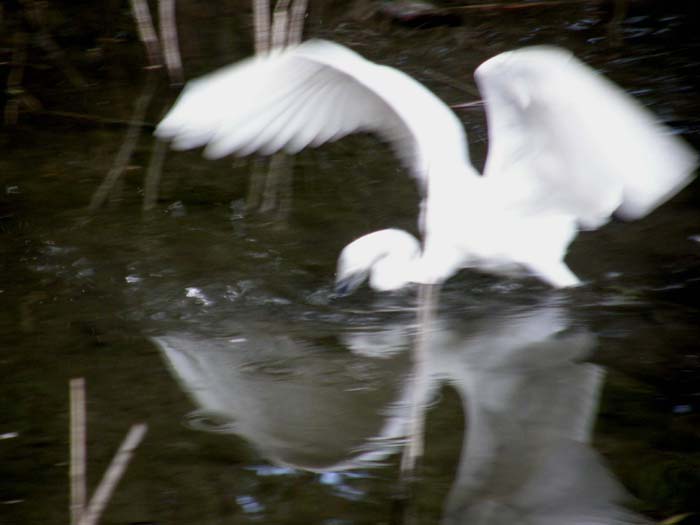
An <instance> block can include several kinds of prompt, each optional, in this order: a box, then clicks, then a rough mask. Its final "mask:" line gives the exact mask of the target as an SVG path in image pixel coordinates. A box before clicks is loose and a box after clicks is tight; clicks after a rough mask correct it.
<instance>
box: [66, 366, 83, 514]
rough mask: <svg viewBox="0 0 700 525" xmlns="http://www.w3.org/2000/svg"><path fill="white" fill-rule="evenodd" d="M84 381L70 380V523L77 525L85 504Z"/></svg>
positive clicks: (79, 379) (81, 379)
mask: <svg viewBox="0 0 700 525" xmlns="http://www.w3.org/2000/svg"><path fill="white" fill-rule="evenodd" d="M86 439H87V426H86V424H85V380H84V379H83V378H82V377H80V378H75V379H71V380H70V473H69V475H70V522H71V525H77V524H78V522H79V521H80V518H81V516H82V515H83V512H85V504H86V502H87V488H86V486H87V481H86V470H87V469H86V464H87V446H86Z"/></svg>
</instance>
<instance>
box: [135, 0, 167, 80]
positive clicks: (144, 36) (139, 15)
mask: <svg viewBox="0 0 700 525" xmlns="http://www.w3.org/2000/svg"><path fill="white" fill-rule="evenodd" d="M131 11H132V13H133V15H134V19H135V20H136V27H137V28H138V31H139V37H140V38H141V42H143V45H144V46H145V47H146V53H147V55H148V63H149V65H150V67H161V66H162V64H163V61H162V58H161V52H160V44H159V43H158V36H157V35H156V30H155V29H154V28H153V20H152V19H151V11H150V10H149V9H148V4H147V3H146V1H145V0H131Z"/></svg>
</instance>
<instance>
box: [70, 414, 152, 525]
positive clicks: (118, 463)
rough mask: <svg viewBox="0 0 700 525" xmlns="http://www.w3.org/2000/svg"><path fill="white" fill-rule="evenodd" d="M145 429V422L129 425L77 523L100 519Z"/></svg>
mask: <svg viewBox="0 0 700 525" xmlns="http://www.w3.org/2000/svg"><path fill="white" fill-rule="evenodd" d="M147 430H148V426H147V425H146V424H145V423H139V424H137V425H134V426H132V427H131V429H130V430H129V433H128V434H127V435H126V437H125V438H124V441H122V444H121V446H120V447H119V450H117V453H116V454H115V455H114V457H113V458H112V462H111V463H110V464H109V467H108V468H107V471H106V472H105V475H104V476H103V477H102V481H100V484H99V485H98V486H97V490H95V493H94V494H93V496H92V498H91V499H90V504H89V505H88V507H87V510H86V511H85V513H84V514H83V517H82V519H81V520H80V521H79V522H78V525H95V524H96V523H97V521H98V520H99V519H100V516H101V515H102V512H103V511H104V509H105V507H106V506H107V503H108V502H109V499H110V498H111V497H112V492H114V489H115V488H116V486H117V483H119V480H120V479H121V477H122V476H123V475H124V471H125V470H126V467H127V466H128V465H129V461H131V457H132V456H133V453H134V450H136V447H138V446H139V444H140V443H141V440H142V439H143V437H144V436H145V435H146V431H147Z"/></svg>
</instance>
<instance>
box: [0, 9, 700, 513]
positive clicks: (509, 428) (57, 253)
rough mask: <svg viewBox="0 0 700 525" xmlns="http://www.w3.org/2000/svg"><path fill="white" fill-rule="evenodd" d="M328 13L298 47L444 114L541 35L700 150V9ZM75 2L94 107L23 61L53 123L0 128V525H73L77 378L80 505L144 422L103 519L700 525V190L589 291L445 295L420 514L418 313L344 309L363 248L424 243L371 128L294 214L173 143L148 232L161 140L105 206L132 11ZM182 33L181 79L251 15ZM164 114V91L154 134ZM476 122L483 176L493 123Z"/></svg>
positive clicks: (318, 158) (636, 238)
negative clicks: (363, 60) (410, 239)
mask: <svg viewBox="0 0 700 525" xmlns="http://www.w3.org/2000/svg"><path fill="white" fill-rule="evenodd" d="M446 3H447V2H446ZM318 4H319V3H317V4H312V9H311V11H310V14H309V17H308V21H307V27H308V31H307V34H308V36H317V37H324V38H332V39H334V40H337V41H340V42H342V43H345V44H347V45H350V46H351V47H353V48H354V49H356V50H357V51H359V52H361V53H363V54H365V55H367V56H368V57H369V58H372V59H375V60H378V61H380V62H383V63H387V64H390V65H394V66H397V67H400V68H401V69H403V70H405V71H407V72H408V73H410V74H412V75H414V76H415V77H416V78H418V79H419V80H421V81H423V82H425V83H426V84H427V85H428V86H429V87H431V88H432V89H434V90H435V91H436V92H437V93H438V94H439V95H440V96H442V97H443V98H444V99H445V100H446V101H447V102H448V103H450V104H457V103H463V102H469V101H472V100H473V99H474V98H475V91H474V90H475V87H474V84H473V81H472V79H471V72H472V71H473V69H474V68H475V67H476V66H477V65H478V64H479V63H480V62H481V61H483V60H484V59H486V58H488V57H490V56H492V55H493V54H495V53H497V52H500V51H503V50H506V49H510V48H512V47H516V46H520V45H526V44H535V43H552V44H557V45H562V46H565V47H567V48H570V49H572V50H573V51H574V52H575V53H576V54H577V55H578V56H580V57H581V58H582V59H584V60H586V61H587V62H589V63H591V64H593V65H594V66H595V67H597V68H599V69H601V70H602V71H604V72H605V73H606V74H608V75H609V76H610V77H611V78H613V79H614V80H616V81H617V82H618V83H620V84H621V85H622V86H624V87H625V88H626V89H627V90H629V91H630V92H632V93H634V94H636V95H637V96H638V97H639V98H640V99H641V100H642V101H643V102H644V103H645V104H646V105H648V106H649V107H650V108H651V109H652V110H653V111H655V112H656V113H657V114H658V115H659V116H660V118H661V119H662V120H664V121H666V122H668V123H669V124H671V125H672V126H674V127H675V128H677V129H678V130H679V131H680V132H682V133H683V134H684V136H685V137H686V138H687V139H688V141H690V142H691V143H693V144H694V145H695V147H696V148H699V147H700V138H699V137H700V135H699V134H698V133H699V131H700V123H699V121H698V115H699V114H700V106H699V105H698V98H697V86H698V82H697V81H698V74H699V72H700V67H699V61H698V59H697V57H698V56H700V54H699V53H698V51H699V48H700V46H699V45H698V43H699V40H698V36H697V28H696V26H697V24H696V21H697V9H696V8H695V7H694V6H693V3H692V2H676V3H673V6H672V7H671V6H669V5H668V3H666V4H665V5H662V4H661V3H653V2H630V6H629V10H628V12H627V13H626V16H625V18H624V20H622V22H621V23H619V24H618V25H616V26H614V27H612V28H611V27H610V26H609V25H608V24H607V21H608V20H609V19H610V18H611V17H612V14H611V12H610V11H609V9H607V8H605V7H600V6H598V5H597V4H593V3H591V4H588V3H585V2H582V3H580V4H574V5H559V6H551V7H548V8H532V7H531V8H526V9H518V10H501V9H491V10H485V11H470V12H468V14H467V15H465V17H464V21H463V24H462V25H460V26H457V27H439V26H438V27H433V28H423V29H416V28H405V27H399V26H396V25H392V24H391V23H390V22H388V21H385V20H380V19H377V18H370V19H368V20H364V21H360V20H358V19H355V18H352V17H350V16H349V15H348V10H347V8H346V7H344V6H342V5H341V3H339V2H337V3H325V4H323V5H318ZM452 4H453V5H456V4H461V3H459V2H452ZM58 5H59V4H57V6H54V7H53V9H55V13H54V14H55V15H56V16H54V17H53V18H51V24H53V25H52V26H51V27H52V29H53V31H54V35H55V38H56V40H57V41H58V42H59V43H60V44H61V46H62V48H63V49H64V50H65V52H66V54H67V57H68V59H69V61H70V62H71V63H72V64H74V66H75V67H76V69H78V70H79V71H80V72H81V73H82V74H83V76H85V78H86V79H87V81H88V82H89V84H90V87H89V88H88V89H87V90H80V89H77V88H76V87H74V86H72V85H71V83H70V82H69V81H68V80H67V78H66V76H65V75H64V74H63V72H62V71H61V69H60V68H57V67H55V63H54V62H53V61H51V60H50V59H49V58H47V55H46V53H45V52H44V51H43V50H42V49H41V48H40V47H38V46H37V45H35V43H31V44H30V46H29V47H28V59H27V60H28V62H29V63H31V64H33V66H32V67H30V68H28V69H27V71H26V73H25V80H24V88H25V89H26V90H27V91H28V92H29V93H31V94H32V95H33V96H35V97H37V99H39V100H40V101H41V102H42V104H43V105H44V108H45V109H46V110H47V111H48V113H47V112H44V113H34V114H27V113H22V114H20V117H19V122H18V124H17V125H16V126H6V127H5V128H3V129H2V132H1V134H0V140H1V141H2V142H1V144H2V153H3V154H2V155H1V156H0V182H1V183H2V184H1V186H0V192H1V193H0V236H1V237H2V241H0V254H1V258H0V261H1V263H2V273H1V274H0V301H1V303H2V308H0V336H1V339H0V345H1V346H0V377H2V380H1V381H0V399H1V400H2V401H1V405H0V407H1V408H2V410H0V523H2V524H5V523H9V524H15V523H17V524H24V523H27V524H34V523H67V522H68V519H69V518H68V487H69V484H68V417H69V416H68V409H69V403H68V381H69V380H70V378H73V377H84V378H85V380H86V384H87V395H88V401H87V409H88V444H89V448H88V455H89V463H88V480H89V491H90V492H92V491H93V490H94V487H95V486H96V484H97V482H98V480H99V478H100V477H101V475H102V473H103V471H104V470H105V468H106V466H107V464H108V463H109V461H110V459H111V457H112V455H113V453H114V452H115V450H116V449H117V447H118V446H119V443H120V441H121V439H122V438H123V436H124V435H125V434H126V432H127V430H128V429H129V427H130V425H132V424H133V423H135V422H141V421H143V422H146V423H147V424H148V426H149V431H148V434H147V436H146V438H145V440H144V441H143V443H142V444H141V446H140V447H139V448H138V449H137V451H136V453H135V456H134V459H133V461H132V463H131V464H130V466H129V467H128V470H127V472H126V475H125V477H124V479H123V480H122V481H121V483H120V485H119V486H118V488H117V490H116V492H115V494H114V496H113V498H112V500H111V503H110V505H109V507H108V508H107V511H106V514H105V516H104V518H103V520H102V522H103V523H115V524H116V523H188V524H192V523H235V524H239V523H290V524H292V523H323V524H327V525H336V524H360V523H372V524H375V523H403V522H411V523H437V522H444V523H561V524H576V523H584V522H586V521H585V520H586V519H589V520H590V519H592V518H591V516H595V517H596V518H597V519H599V520H600V522H606V523H607V522H611V523H614V522H615V521H616V520H623V519H637V518H639V517H640V516H646V517H647V518H650V519H657V520H660V519H665V518H669V517H671V516H675V515H678V514H681V513H686V512H698V511H700V507H699V506H698V502H697V494H698V493H699V490H700V474H699V473H700V418H699V416H698V413H699V411H700V352H699V351H698V344H697V340H698V318H699V317H698V314H699V313H700V302H699V301H698V293H699V292H700V255H699V253H700V252H699V250H700V244H698V236H699V235H700V220H699V219H698V218H699V215H698V206H699V205H700V190H699V189H698V188H699V186H698V184H697V183H694V184H692V185H691V186H690V187H688V188H687V189H686V190H685V191H684V192H683V193H682V194H681V195H679V196H677V197H676V198H675V199H674V200H673V201H671V202H670V203H668V204H667V205H665V206H663V207H662V208H660V209H659V210H657V211H656V212H655V213H654V214H652V215H651V216H650V217H648V218H646V219H644V220H643V221H640V222H637V223H633V224H622V223H617V222H615V223H612V224H610V225H608V226H606V227H605V228H603V229H602V230H600V231H598V232H593V233H586V234H582V235H581V236H579V238H578V239H577V240H576V241H575V243H574V245H573V247H572V250H571V252H570V257H569V259H568V261H569V263H570V265H571V267H572V269H573V270H574V271H575V272H576V273H577V274H578V275H580V276H581V277H582V278H584V279H586V280H587V281H589V284H588V285H587V286H585V287H584V288H582V289H578V290H573V291H567V292H559V293H554V292H552V291H550V290H548V289H547V288H546V287H545V286H543V285H540V284H539V283H537V282H535V281H529V280H524V281H517V282H507V281H504V280H502V279H498V278H494V277H488V276H483V275H479V274H474V273H469V272H463V273H462V274H460V275H459V276H457V277H455V278H454V279H452V280H450V281H449V282H448V283H447V284H446V286H445V287H444V289H443V291H442V294H441V306H440V309H439V311H438V313H437V315H436V319H435V324H434V328H435V329H434V331H433V332H432V334H431V338H430V348H429V356H428V360H427V363H426V367H425V369H424V370H423V372H422V376H421V377H422V383H421V388H422V390H420V396H419V397H420V399H421V401H422V403H424V404H425V405H426V406H427V407H428V408H427V421H426V436H425V442H426V455H425V457H424V458H423V460H422V461H421V463H420V465H419V468H418V470H417V472H416V477H417V479H416V481H415V484H414V486H413V487H412V488H411V490H410V491H409V494H408V497H405V496H406V494H405V493H403V492H401V491H400V490H399V483H398V480H399V469H398V462H399V458H400V450H401V443H402V439H401V437H402V435H403V434H404V433H405V431H406V429H407V424H408V419H409V410H410V407H409V403H410V401H411V399H412V396H413V393H414V391H413V390H412V389H413V388H414V387H415V386H414V383H413V382H412V381H411V377H412V373H413V371H414V369H413V362H412V358H411V353H410V348H411V344H412V339H413V336H414V334H415V329H416V327H415V301H416V300H415V293H414V292H412V291H409V292H406V293H401V294H397V295H381V294H374V293H372V292H370V291H369V290H361V291H360V292H358V293H357V294H356V295H354V296H351V297H349V298H343V299H339V298H336V297H334V296H333V295H332V293H331V291H332V280H333V272H334V267H335V259H336V257H337V254H338V252H339V251H340V249H341V248H342V247H343V246H344V245H345V244H346V243H347V242H348V241H350V240H351V239H353V238H354V237H355V236H357V235H360V234H363V233H367V232H369V231H372V230H375V229H378V228H380V227H388V226H395V227H402V228H406V229H409V230H415V221H416V216H415V213H416V204H417V193H416V191H415V188H414V185H413V183H412V181H411V180H410V179H409V178H408V177H407V176H406V174H405V173H403V172H402V171H401V169H400V167H399V166H398V164H397V163H396V162H395V161H394V160H393V158H392V157H391V153H390V151H389V150H388V149H387V148H386V147H384V146H382V145H380V144H378V143H376V142H375V141H374V140H373V139H371V138H369V137H352V138H349V139H347V140H344V141H342V142H340V143H338V144H333V145H329V146H326V147H323V148H321V149H318V150H314V151H308V152H304V153H302V154H301V155H299V156H298V157H296V158H295V160H294V163H293V168H292V169H293V187H292V190H293V192H292V199H291V206H290V208H289V210H287V211H286V212H285V210H284V209H282V211H280V209H279V208H276V209H275V210H273V211H272V212H269V213H250V212H248V213H246V212H245V199H246V196H247V194H248V184H249V180H250V173H251V171H252V170H254V169H255V167H254V165H253V163H251V162H247V161H245V162H235V163H234V162H232V161H231V160H223V161H218V162H209V161H205V160H204V159H202V158H201V157H200V154H199V153H198V152H188V153H168V155H167V157H166V161H165V165H164V167H163V174H162V179H161V182H160V185H159V194H158V201H157V203H156V206H155V208H154V209H153V210H151V211H150V212H148V213H144V212H143V211H142V202H143V198H144V177H145V173H146V170H147V166H148V163H149V159H150V158H151V152H152V150H153V147H154V142H153V140H152V139H151V138H150V136H149V135H150V129H149V128H144V130H143V133H142V136H141V138H140V140H139V141H138V143H137V147H136V150H135V153H134V156H133V157H132V158H131V160H130V162H129V168H128V170H127V171H126V174H125V176H124V177H123V180H122V182H121V186H120V188H119V189H118V191H117V190H115V191H114V192H113V193H112V195H113V198H112V199H111V200H110V201H109V202H107V203H106V204H105V205H104V206H102V207H101V208H100V209H99V210H98V211H96V212H89V211H88V210H87V207H88V203H89V202H90V200H91V198H92V196H93V195H94V193H95V191H96V190H97V188H98V186H99V185H100V183H101V182H102V180H103V178H104V176H105V175H106V174H107V172H108V170H109V169H110V167H111V166H112V164H113V161H114V158H115V156H116V154H117V151H118V149H119V147H120V146H121V144H122V142H123V140H124V136H125V133H126V129H127V126H126V125H123V124H119V123H112V122H111V121H107V119H117V120H121V121H128V119H129V116H130V115H131V113H132V109H133V105H134V102H135V100H136V99H137V97H138V96H139V94H140V93H142V90H143V86H144V82H145V75H144V73H143V72H142V69H141V68H142V65H143V63H144V57H143V54H142V49H141V46H140V43H139V42H138V40H137V38H136V36H135V32H134V30H133V27H132V21H131V19H130V14H129V12H128V10H127V9H126V8H124V6H121V5H119V4H118V3H115V5H110V4H106V5H105V7H104V13H102V14H101V15H100V16H97V14H95V13H94V12H93V11H90V10H91V7H90V6H88V7H85V6H81V5H80V4H69V5H66V6H60V7H58ZM245 5H247V2H246V3H245ZM57 14H63V17H59V16H57ZM15 15H16V12H15V11H12V9H11V8H8V12H7V13H6V18H5V24H6V25H7V27H9V28H10V31H7V34H8V35H10V34H12V30H13V29H14V28H16V27H17V25H16V24H15V21H13V20H14V19H13V16H15ZM178 16H179V22H180V36H181V42H182V52H183V60H184V65H185V73H186V76H187V77H188V78H192V77H193V76H196V75H198V74H201V73H203V72H205V71H209V70H211V69H212V68H214V67H216V66H218V65H222V64H225V63H228V62H229V61H231V60H234V59H236V58H240V57H242V56H244V55H246V54H247V53H248V52H249V51H250V42H249V37H248V34H249V33H248V31H249V23H250V18H249V14H248V13H247V11H245V10H240V9H237V8H236V6H235V5H232V6H231V7H216V8H213V7H206V6H203V5H200V4H198V3H194V2H183V3H181V4H180V5H179V11H178ZM611 31H612V32H611ZM3 38H4V37H3ZM8 38H9V37H8ZM3 45H5V46H7V47H8V48H9V47H10V46H11V42H3ZM3 56H5V55H3ZM2 68H3V69H2V71H4V72H5V73H6V72H7V66H6V65H3V66H2ZM175 94H176V91H173V90H169V89H168V88H166V87H165V83H164V82H163V83H161V84H160V85H159V86H158V90H157V91H156V95H155V96H154V98H153V100H152V102H151V103H150V105H149V109H148V112H147V114H146V116H145V119H146V120H147V121H149V122H156V121H157V120H158V118H159V117H160V115H162V113H163V111H164V110H165V109H167V108H168V107H169V105H170V104H171V102H172V99H173V97H174V96H175ZM58 112H62V113H63V114H58ZM66 112H72V113H80V114H84V115H89V116H91V117H90V118H82V119H79V118H74V117H69V116H66V115H65V114H64V113H66ZM460 116H461V117H462V119H463V121H464V123H465V126H466V129H467V131H468V133H469V136H470V141H471V152H472V156H473V157H474V159H475V162H476V163H477V164H479V165H480V164H482V163H483V158H484V154H485V128H484V120H483V115H482V114H481V112H480V111H479V110H463V111H462V112H460ZM95 117H100V118H95ZM547 520H549V521H547ZM694 520H695V521H696V520H697V516H689V517H687V518H685V521H683V523H694V522H695V521H694ZM588 522H590V521H588Z"/></svg>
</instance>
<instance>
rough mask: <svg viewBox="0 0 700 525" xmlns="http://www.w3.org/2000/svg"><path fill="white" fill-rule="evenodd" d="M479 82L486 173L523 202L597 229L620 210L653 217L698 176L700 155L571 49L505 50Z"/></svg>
mask: <svg viewBox="0 0 700 525" xmlns="http://www.w3.org/2000/svg"><path fill="white" fill-rule="evenodd" d="M475 77H476V80H477V83H478V85H479V89H480V90H481V92H482V95H483V97H484V101H485V105H486V113H487V117H488V127H489V156H488V161H487V163H486V169H485V175H486V176H487V177H502V178H503V179H504V180H503V182H504V183H506V184H508V185H510V186H511V187H515V188H518V190H519V191H518V193H519V194H520V195H522V199H521V200H520V204H521V205H526V206H528V205H531V206H536V207H537V208H539V209H544V208H547V207H553V208H558V209H561V210H562V211H565V212H567V213H574V214H575V215H576V217H577V218H578V219H579V223H580V224H581V225H582V226H584V227H596V226H599V225H601V224H603V223H604V222H606V221H607V219H608V218H609V216H610V215H612V214H613V213H614V212H616V213H617V214H618V215H619V216H621V217H622V218H626V219H635V218H638V217H641V216H643V215H646V214H647V213H649V212H650V211H652V210H653V209H654V208H655V207H656V206H658V205H659V204H661V203H662V202H664V201H665V200H666V199H668V198H670V197H671V196H673V195H674V194H675V193H676V192H677V191H679V190H680V189H681V188H683V186H685V185H686V184H687V183H688V182H689V181H690V180H691V175H692V172H693V171H694V170H695V168H696V166H697V156H696V154H695V152H694V151H692V150H691V149H690V148H689V147H688V146H687V145H686V144H685V143H684V142H683V141H682V140H681V139H680V138H678V137H674V136H673V135H672V133H671V131H670V130H669V129H667V128H666V127H665V126H663V125H661V124H659V123H657V122H656V120H655V119H654V117H653V116H652V115H651V114H650V113H649V112H648V111H647V110H646V109H644V108H643V107H642V106H641V105H640V104H639V103H637V102H636V101H635V100H633V99H632V98H631V97H630V96H628V95H627V94H626V93H624V92H623V91H622V90H621V89H620V88H618V87H617V86H615V85H614V84H613V83H612V82H610V81H608V80H607V79H605V78H604V77H602V76H601V75H600V74H598V73H596V72H595V71H594V70H593V69H591V68H590V67H588V66H586V65H585V64H583V63H581V62H580V61H578V60H577V59H576V58H575V57H574V56H573V55H571V54H570V53H569V52H567V51H564V50H561V49H556V48H549V47H531V48H523V49H519V50H516V51H511V52H508V53H503V54H501V55H498V56H496V57H493V58H491V59H490V60H487V61H486V62H484V63H483V64H482V65H481V66H479V68H478V69H477V70H476V73H475ZM514 193H515V192H514Z"/></svg>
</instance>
